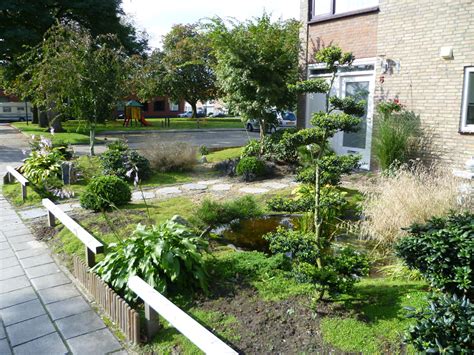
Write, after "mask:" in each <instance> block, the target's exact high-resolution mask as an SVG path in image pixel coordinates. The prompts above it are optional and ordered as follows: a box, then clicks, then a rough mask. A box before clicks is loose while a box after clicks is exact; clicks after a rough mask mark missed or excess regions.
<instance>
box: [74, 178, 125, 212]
mask: <svg viewBox="0 0 474 355" xmlns="http://www.w3.org/2000/svg"><path fill="white" fill-rule="evenodd" d="M131 198H132V192H131V191H130V187H129V186H128V184H127V183H126V182H125V181H124V180H122V179H120V178H119V177H117V176H114V175H103V176H97V177H95V178H93V179H92V181H91V182H90V183H89V184H88V185H87V187H86V190H85V192H84V193H83V194H82V195H81V206H82V207H83V208H86V209H88V210H93V211H101V210H105V209H109V208H110V207H112V206H115V207H118V206H122V205H125V204H127V203H128V202H129V201H130V200H131Z"/></svg>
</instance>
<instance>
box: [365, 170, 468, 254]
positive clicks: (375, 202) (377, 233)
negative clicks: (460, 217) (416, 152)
mask: <svg viewBox="0 0 474 355" xmlns="http://www.w3.org/2000/svg"><path fill="white" fill-rule="evenodd" d="M374 187H375V188H374V192H372V193H370V194H368V195H367V198H366V199H365V200H364V201H363V202H362V209H363V214H364V216H365V220H364V221H363V222H362V223H361V233H362V235H363V236H365V237H366V238H368V239H372V240H374V241H375V242H376V243H377V245H378V246H379V247H380V248H382V249H387V248H388V247H390V246H391V245H393V243H394V242H396V241H397V240H398V239H400V238H401V237H403V236H405V235H406V231H404V230H402V228H405V227H407V226H409V225H411V224H413V223H424V222H426V221H427V220H428V219H429V218H431V216H443V215H447V214H448V213H449V211H451V210H456V211H462V210H463V209H464V208H466V207H468V205H469V201H465V202H464V203H463V204H462V205H461V204H459V200H458V196H459V181H458V180H457V179H456V178H455V177H454V176H452V174H451V173H450V172H447V171H446V170H445V169H442V168H440V167H437V166H432V167H429V168H425V167H423V166H421V165H418V166H415V167H414V168H412V169H408V168H405V167H402V168H400V169H398V170H396V171H394V172H393V173H392V174H390V175H387V176H382V177H380V179H379V180H378V182H377V183H376V184H375V186H374Z"/></svg>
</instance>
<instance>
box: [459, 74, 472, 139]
mask: <svg viewBox="0 0 474 355" xmlns="http://www.w3.org/2000/svg"><path fill="white" fill-rule="evenodd" d="M471 73H472V74H474V66H466V67H464V78H463V82H464V84H463V88H462V101H461V122H460V127H459V133H469V134H474V123H473V124H468V123H467V113H468V105H469V82H470V77H471V75H470V74H471ZM473 80H474V79H473Z"/></svg>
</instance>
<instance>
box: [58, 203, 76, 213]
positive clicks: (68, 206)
mask: <svg viewBox="0 0 474 355" xmlns="http://www.w3.org/2000/svg"><path fill="white" fill-rule="evenodd" d="M58 207H59V208H60V210H61V211H63V212H71V211H72V210H73V209H74V207H73V204H72V203H63V204H59V205H58Z"/></svg>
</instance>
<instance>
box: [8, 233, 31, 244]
mask: <svg viewBox="0 0 474 355" xmlns="http://www.w3.org/2000/svg"><path fill="white" fill-rule="evenodd" d="M7 238H8V241H9V242H10V243H12V244H18V243H24V242H31V241H33V240H35V238H33V236H31V235H17V236H15V237H9V236H8V235H7Z"/></svg>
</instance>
